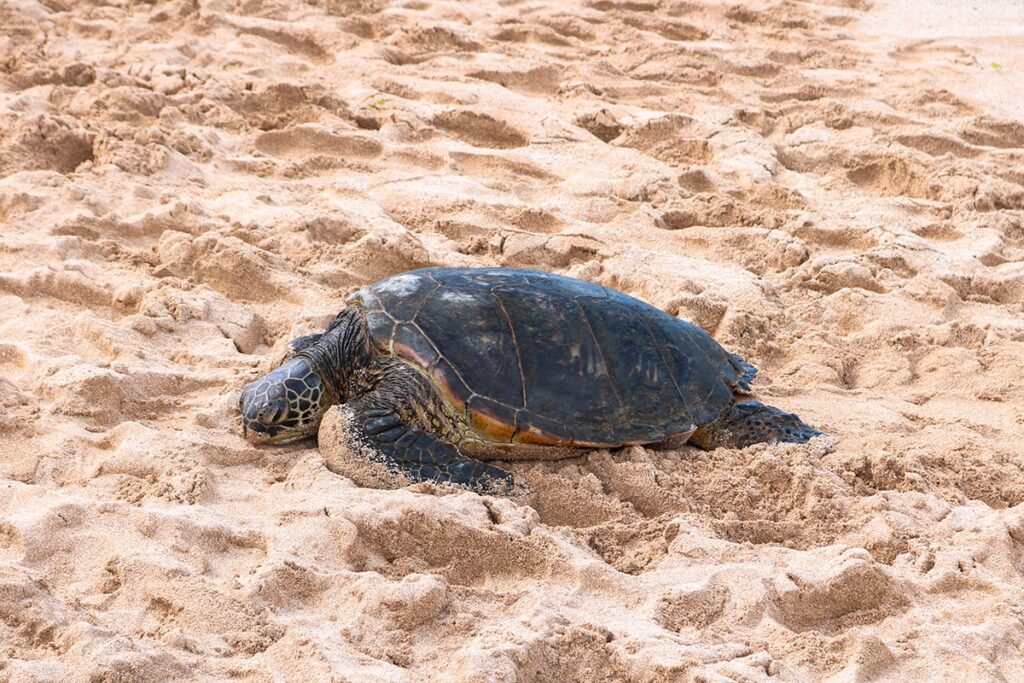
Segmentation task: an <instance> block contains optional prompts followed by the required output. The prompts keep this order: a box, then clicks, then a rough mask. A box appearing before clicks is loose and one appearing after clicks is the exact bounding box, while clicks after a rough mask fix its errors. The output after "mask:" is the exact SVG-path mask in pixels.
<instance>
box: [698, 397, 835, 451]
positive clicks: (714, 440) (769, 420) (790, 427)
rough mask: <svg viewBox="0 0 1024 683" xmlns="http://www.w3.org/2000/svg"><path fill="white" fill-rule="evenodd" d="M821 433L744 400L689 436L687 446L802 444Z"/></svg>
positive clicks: (793, 417)
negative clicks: (778, 442)
mask: <svg viewBox="0 0 1024 683" xmlns="http://www.w3.org/2000/svg"><path fill="white" fill-rule="evenodd" d="M821 434H822V433H821V432H820V431H818V430H817V429H815V428H814V427H811V426H810V425H807V424H804V422H803V421H802V420H801V419H800V418H799V417H798V416H797V415H795V414H794V413H787V412H785V411H782V410H779V409H778V408H772V407H771V406H766V405H764V404H763V403H758V402H757V401H744V402H743V403H737V404H735V405H733V406H732V407H730V408H729V409H728V410H727V411H726V412H725V414H724V415H723V416H722V417H720V418H718V419H717V420H715V421H714V422H712V423H711V424H707V425H704V426H703V427H701V428H700V429H698V430H697V431H695V432H694V433H693V436H691V437H690V443H692V444H693V445H694V446H697V447H698V448H703V449H705V450H711V449H714V448H720V447H725V448H745V447H746V446H749V445H751V444H755V443H775V442H777V441H784V442H787V443H806V442H808V441H810V440H811V439H813V438H814V437H816V436H821Z"/></svg>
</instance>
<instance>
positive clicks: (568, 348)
mask: <svg viewBox="0 0 1024 683" xmlns="http://www.w3.org/2000/svg"><path fill="white" fill-rule="evenodd" d="M350 302H351V303H355V304H359V305H362V306H363V307H364V308H365V310H366V313H367V322H368V324H369V328H370V334H371V336H372V337H373V340H374V343H375V344H376V346H377V348H378V349H379V350H380V351H381V352H382V353H385V354H388V355H394V356H397V357H399V358H402V359H404V360H406V361H407V362H409V363H411V364H412V365H414V366H416V367H418V368H419V369H421V370H422V371H423V372H424V373H425V374H426V375H427V376H428V377H430V379H431V381H432V382H433V383H434V385H435V386H436V387H437V388H438V390H439V393H440V395H441V396H442V397H443V398H444V399H445V400H447V401H448V402H449V403H450V404H451V405H452V406H453V407H454V408H455V409H456V410H457V411H459V412H460V413H464V414H465V415H466V418H467V419H468V421H469V423H470V424H471V425H473V427H474V429H475V430H476V431H477V432H478V433H479V435H480V436H481V437H483V438H485V439H488V440H492V441H499V442H519V443H539V444H551V445H584V446H618V445H623V444H634V443H636V444H641V443H656V442H659V441H662V440H664V439H666V438H668V437H671V436H674V435H676V434H681V433H685V432H688V431H690V430H692V429H693V428H695V427H699V426H702V425H705V424H708V423H710V422H713V421H714V420H716V419H718V417H719V416H720V415H721V413H722V412H723V411H724V410H725V409H726V408H727V407H728V406H730V405H731V404H732V402H733V391H734V389H735V388H737V387H739V388H740V389H744V390H745V389H748V388H749V387H748V386H747V383H748V382H749V380H751V379H753V376H754V373H755V372H756V371H755V370H754V369H753V368H752V367H751V366H749V365H746V364H745V363H743V361H742V360H740V359H739V357H737V356H733V355H732V354H730V353H728V352H727V351H725V349H723V348H722V347H721V346H719V345H718V343H717V342H715V340H714V339H712V338H711V337H710V336H709V335H708V334H707V333H706V332H704V330H702V329H700V328H699V327H695V326H693V325H691V324H689V323H686V322H683V321H682V320H679V319H678V318H674V317H672V316H670V315H668V314H666V313H664V312H663V311H661V310H659V309H657V308H655V307H653V306H650V305H649V304H645V303H644V302H642V301H639V300H637V299H634V298H632V297H629V296H626V295H625V294H622V293H620V292H616V291H614V290H611V289H607V288H605V287H601V286H599V285H595V284H591V283H588V282H583V281H581V280H575V279H572V278H568V277H563V276H560V275H552V274H550V273H543V272H538V271H532V270H518V269H504V268H428V269H424V270H416V271H412V272H408V273H403V274H401V275H396V276H394V277H390V278H387V279H385V280H381V281H380V282H377V283H375V284H372V285H370V286H368V287H365V288H364V289H361V290H360V291H358V292H356V293H355V294H353V295H352V297H351V298H350Z"/></svg>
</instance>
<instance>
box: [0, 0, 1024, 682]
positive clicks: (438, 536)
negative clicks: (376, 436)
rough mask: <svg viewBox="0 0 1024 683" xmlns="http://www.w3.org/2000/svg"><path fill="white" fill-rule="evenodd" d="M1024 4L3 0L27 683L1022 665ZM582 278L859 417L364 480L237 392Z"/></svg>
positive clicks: (787, 675) (718, 676)
mask: <svg viewBox="0 0 1024 683" xmlns="http://www.w3.org/2000/svg"><path fill="white" fill-rule="evenodd" d="M1022 27H1024V6H1021V5H1020V3H1010V2H1006V3H994V2H992V3H986V2H977V3H973V4H965V3H957V2H952V1H950V0H944V1H943V2H923V1H922V2H903V3H899V2H895V1H890V2H868V1H866V0H845V1H842V0H833V1H827V0H821V1H819V2H791V1H788V0H782V1H781V2H776V1H773V2H761V1H755V2H751V3H735V4H722V3H718V2H712V1H711V0H685V1H672V0H587V1H585V2H579V3H577V2H572V3H569V2H560V1H559V0H529V1H526V2H515V1H505V2H484V1H481V2H451V1H445V0H407V1H406V2H396V3H387V2H384V0H319V1H317V2H312V1H311V2H308V3H306V4H303V3H301V2H290V1H286V0H214V1H209V2H207V1H203V2H199V1H197V0H171V1H156V2H128V1H127V0H115V1H113V2H109V3H101V2H75V1H72V0H8V1H7V2H3V3H0V65H2V70H0V681H11V682H18V683H20V682H23V681H40V682H42V681H55V680H68V681H90V682H108V681H109V682H114V681H125V682H129V681H130V682H134V681H168V680H211V681H212V680H229V679H230V680H242V681H312V680H316V681H321V680H323V681H328V680H331V681H410V682H411V681H423V680H433V681H467V682H468V681H479V682H484V681H497V682H505V681H523V682H529V681H558V682H567V681H644V682H656V681H775V680H779V681H810V680H828V681H836V682H838V681H850V682H853V681H872V680H892V681H905V680H964V681H992V682H995V681H1013V680H1022V679H1024V656H1022V654H1021V652H1022V649H1021V648H1022V642H1024V621H1022V618H1024V599H1022V597H1021V596H1022V595H1024V507H1022V506H1021V505H1020V503H1021V502H1022V501H1024V457H1022V454H1021V443H1022V439H1024V100H1022V98H1021V97H1020V93H1021V92H1024V28H1022ZM431 265H444V266H485V265H486V266H492V265H500V266H510V267H530V268H540V269H545V270H551V271H555V272H559V273H563V274H567V275H571V276H575V277H580V278H584V279H587V280H591V281H594V282H597V283H600V284H603V285H607V286H611V287H615V288H617V289H620V290H622V291H624V292H626V293H628V294H631V295H633V296H636V297H639V298H641V299H644V300H646V301H648V302H650V303H652V304H654V305H656V306H659V307H661V308H663V309H664V310H666V311H668V312H669V313H671V314H673V315H678V316H680V317H682V318H685V319H687V320H690V321H693V322H695V323H697V324H699V325H701V326H702V327H704V328H705V329H707V330H708V331H709V332H710V333H712V334H713V335H714V337H715V338H716V339H717V340H718V341H719V342H720V343H722V344H723V345H724V346H725V347H726V348H728V349H729V350H730V351H733V352H736V353H739V354H741V355H743V356H744V357H745V358H746V359H747V360H748V361H750V362H752V363H754V364H755V365H757V366H759V367H760V370H761V374H760V377H759V379H758V382H757V384H756V385H755V387H756V391H757V397H758V398H759V399H761V400H763V401H765V402H766V403H770V404H772V405H775V406H777V407H779V408H782V409H784V410H789V411H793V412H796V413H798V414H799V415H800V416H801V417H802V418H803V419H804V420H805V421H806V422H808V423H809V424H812V425H815V426H816V427H818V428H820V429H822V430H824V431H826V432H827V433H828V434H829V435H830V436H829V437H828V438H820V439H816V440H815V441H813V442H812V443H810V444H807V445H790V444H781V445H772V446H766V445H759V446H752V447H750V448H747V449H744V450H729V449H719V450H716V451H712V452H704V451H700V450H697V449H694V448H691V447H685V448H683V449H681V450H678V451H655V450H648V449H645V448H641V447H632V448H628V449H624V450H622V451H619V452H607V451H594V452H593V453H591V454H589V455H587V456H586V457H584V458H580V459H571V460H561V461H554V462H519V463H513V464H510V465H508V467H509V468H510V469H511V471H513V472H514V473H515V474H516V476H517V477H519V478H521V479H523V480H524V481H527V482H529V483H530V484H531V485H532V486H533V487H534V489H535V490H536V495H535V496H534V497H533V498H532V499H531V500H530V501H529V502H528V503H527V502H524V501H522V500H518V499H504V498H485V497H480V496H477V495H475V494H472V493H468V492H455V493H453V492H451V491H444V490H439V489H436V488H432V487H430V486H424V485H419V486H414V487H412V488H405V489H398V490H377V489H368V488H361V487H358V486H356V485H355V484H354V483H353V482H352V481H350V480H348V479H346V478H344V477H342V476H339V475H338V474H335V473H334V472H332V471H331V470H330V469H328V468H327V467H326V466H325V462H324V457H323V455H322V454H321V453H320V452H319V451H318V450H317V448H316V447H315V444H311V443H303V444H299V445H293V446H282V447H266V448H256V447H254V446H251V445H249V444H248V443H246V442H245V441H244V440H243V439H242V437H241V434H240V423H239V419H238V414H237V401H238V392H239V391H240V389H241V387H242V386H244V384H245V383H246V382H248V381H250V380H251V379H253V378H255V377H256V376H258V375H259V374H261V373H262V372H264V371H266V370H267V369H268V368H269V367H271V365H272V362H273V360H274V359H275V358H280V356H281V352H282V349H283V346H284V343H285V342H286V341H287V340H288V339H290V338H292V337H295V336H298V335H300V334H306V333H309V332H313V331H317V330H319V329H321V328H322V327H323V325H324V324H325V323H326V322H327V321H328V320H329V319H330V318H331V317H332V316H333V315H334V314H335V313H336V312H337V311H338V310H339V309H340V308H341V307H342V305H343V301H344V299H345V297H346V296H347V295H348V294H349V293H351V292H352V291H354V290H356V289H358V288H359V287H361V286H363V285H364V284H366V283H369V282H372V281H374V280H377V279H379V278H382V277H385V276H388V275H392V274H395V273H398V272H401V271H403V270H407V269H411V268H418V267H424V266H431Z"/></svg>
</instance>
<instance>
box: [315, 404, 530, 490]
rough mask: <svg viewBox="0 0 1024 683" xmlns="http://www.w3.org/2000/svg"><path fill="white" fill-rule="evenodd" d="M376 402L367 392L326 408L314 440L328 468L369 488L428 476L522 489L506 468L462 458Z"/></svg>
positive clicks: (475, 486) (464, 484) (468, 485)
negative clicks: (317, 440)
mask: <svg viewBox="0 0 1024 683" xmlns="http://www.w3.org/2000/svg"><path fill="white" fill-rule="evenodd" d="M367 399H369V400H367ZM375 403H377V402H376V401H373V396H372V394H369V395H367V396H364V397H362V398H360V399H357V400H356V401H353V402H352V403H350V404H348V405H346V406H338V407H337V408H335V409H332V410H331V411H328V414H327V416H326V417H325V418H324V420H323V423H321V425H320V437H319V439H320V450H321V452H322V453H324V458H325V460H326V462H327V466H328V468H329V469H331V470H332V471H334V472H336V473H338V474H341V475H344V476H347V477H349V478H350V479H352V480H353V481H355V483H356V484H359V485H360V486H369V487H374V488H393V487H396V486H402V485H404V484H410V483H416V482H421V481H432V482H436V483H439V484H453V485H456V486H461V487H464V488H467V489H469V490H471V491H475V492H477V493H479V494H490V495H518V494H522V493H526V492H527V490H528V489H527V488H526V487H524V486H522V485H520V484H517V483H516V481H515V480H514V479H513V477H512V475H511V474H509V473H508V472H506V471H504V470H502V469H499V468H497V467H493V466H491V465H487V464H485V463H482V462H480V461H479V460H474V459H472V458H467V457H465V456H464V455H462V454H461V453H460V452H459V450H458V449H457V448H456V447H455V446H453V445H452V444H450V443H447V442H445V441H442V440H440V439H438V438H437V437H436V436H434V435H433V434H429V433H428V432H426V431H424V430H422V429H420V428H418V427H415V426H411V425H408V424H406V423H405V422H403V420H402V418H401V417H400V416H399V414H398V412H397V411H396V410H394V409H392V408H388V407H381V406H379V405H374V404H375Z"/></svg>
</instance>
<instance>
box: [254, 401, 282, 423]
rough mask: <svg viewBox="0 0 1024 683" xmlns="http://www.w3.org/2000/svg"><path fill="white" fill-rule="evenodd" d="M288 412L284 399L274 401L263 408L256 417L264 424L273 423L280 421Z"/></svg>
mask: <svg viewBox="0 0 1024 683" xmlns="http://www.w3.org/2000/svg"><path fill="white" fill-rule="evenodd" d="M287 414H288V403H287V402H286V401H274V402H273V403H270V404H268V405H266V406H264V407H263V408H261V409H260V412H259V413H258V414H257V415H256V419H257V420H259V421H260V422H262V423H263V424H265V425H273V424H277V423H279V422H282V421H283V420H284V418H285V416H286V415H287Z"/></svg>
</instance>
